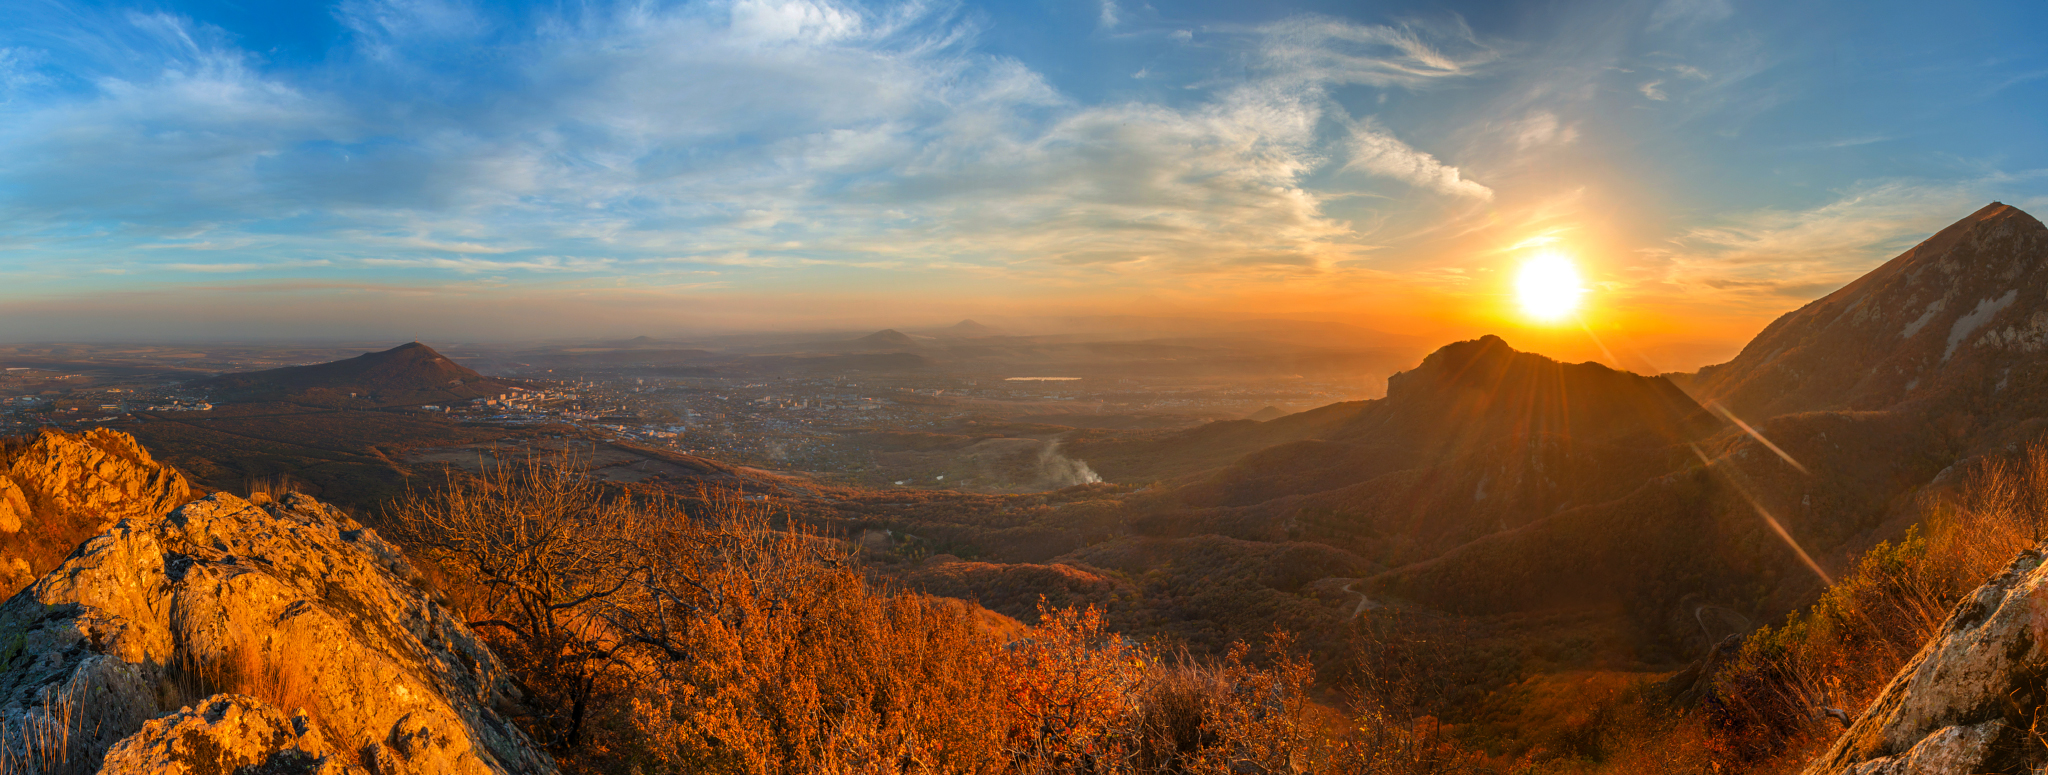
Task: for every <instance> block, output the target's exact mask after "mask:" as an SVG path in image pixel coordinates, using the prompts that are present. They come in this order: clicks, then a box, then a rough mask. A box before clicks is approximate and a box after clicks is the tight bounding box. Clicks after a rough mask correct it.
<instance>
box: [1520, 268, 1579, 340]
mask: <svg viewBox="0 0 2048 775" xmlns="http://www.w3.org/2000/svg"><path fill="white" fill-rule="evenodd" d="M1584 295H1586V289H1585V288H1584V287H1582V286H1581V285H1580V284H1579V268H1578V267H1576V266H1573V265H1572V260H1571V259H1569V258H1565V257H1564V256H1563V255H1560V254H1558V253H1553V252H1550V251H1545V252H1542V253H1538V254H1536V255H1535V256H1532V257H1530V259H1529V260H1528V261H1525V262H1523V263H1522V270H1521V271H1520V272H1519V273H1517V274H1516V275H1515V299H1516V300H1517V301H1520V302H1521V303H1522V314H1524V315H1528V316H1529V317H1530V318H1532V319H1535V320H1538V321H1541V322H1544V323H1553V322H1556V321H1559V320H1562V319H1564V318H1565V317H1566V316H1568V315H1570V314H1572V313H1573V312H1575V311H1577V310H1578V308H1579V297H1581V296H1584Z"/></svg>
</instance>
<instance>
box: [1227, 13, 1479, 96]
mask: <svg viewBox="0 0 2048 775" xmlns="http://www.w3.org/2000/svg"><path fill="white" fill-rule="evenodd" d="M1259 32H1260V33H1261V34H1262V35H1263V36H1264V37H1265V38H1266V42H1265V44H1264V45H1263V46H1262V48H1261V50H1260V55H1261V57H1262V58H1263V60H1264V63H1265V65H1266V66H1267V67H1268V68H1271V69H1272V70H1273V71H1274V72H1277V73H1281V74H1285V75H1286V76H1288V77H1289V78H1290V80H1294V81H1298V82H1309V83H1316V84H1361V85H1366V86H1381V87H1388V86H1400V87H1405V88H1409V89H1419V88H1423V87H1425V86H1428V85H1430V84H1432V83H1435V82H1439V81H1443V80H1445V79H1453V78H1466V77H1470V76H1473V75H1477V74H1478V73H1479V72H1480V71H1481V70H1482V69H1483V68H1485V67H1486V66H1487V65H1489V64H1492V63H1494V62H1495V61H1498V60H1499V59H1500V57H1501V52H1500V51H1499V50H1498V49H1497V48H1496V47H1494V46H1492V45H1490V44H1488V43H1486V42H1484V41H1481V40H1480V39H1479V38H1478V36H1477V35H1474V34H1473V32H1472V30H1471V28H1470V27H1467V26H1466V25H1465V23H1464V22H1463V21H1462V20H1456V19H1454V20H1452V21H1448V22H1442V23H1435V24H1430V23H1423V22H1410V23H1405V24H1400V25H1394V26H1387V25H1377V24H1357V23H1354V22H1349V21H1344V20H1341V19H1334V18H1330V17H1325V16H1297V17H1293V18H1290V19H1286V20H1283V21H1279V22H1275V23H1272V24H1268V25H1265V26H1263V27H1261V28H1259Z"/></svg>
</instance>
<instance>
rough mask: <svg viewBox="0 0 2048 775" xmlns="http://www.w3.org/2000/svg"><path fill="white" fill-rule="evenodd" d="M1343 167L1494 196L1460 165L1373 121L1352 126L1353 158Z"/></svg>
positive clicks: (1421, 184)
mask: <svg viewBox="0 0 2048 775" xmlns="http://www.w3.org/2000/svg"><path fill="white" fill-rule="evenodd" d="M1344 167H1345V168H1346V169H1355V170H1359V171H1362V172H1366V173H1370V174H1373V175H1380V176H1383V177H1389V178H1393V179H1395V180H1399V181H1402V182H1405V183H1408V184H1409V185H1413V186H1417V187H1421V188H1427V189H1431V190H1434V191H1437V192H1438V193H1444V194H1451V195H1454V196H1464V197H1471V198H1474V199H1482V200H1490V199H1492V198H1493V189H1490V188H1487V187H1486V186H1483V185H1480V184H1479V183H1478V182H1476V181H1471V180H1466V179H1465V177H1464V176H1463V175H1462V174H1461V173H1459V172H1458V168H1457V167H1452V166H1449V165H1446V164H1444V163H1443V162H1441V161H1437V158H1436V157H1435V156H1431V155H1429V154H1428V153H1424V152H1422V151H1419V150H1416V149H1415V148H1413V147H1411V146H1409V145H1408V144H1407V143H1404V142H1401V140H1400V138H1397V137H1395V136H1394V135H1393V134H1392V133H1390V132H1388V131H1386V130H1385V129H1383V128H1380V127H1379V126H1377V125H1375V124H1373V123H1372V122H1370V121H1362V122H1359V123H1358V124H1356V125H1354V126H1353V127H1352V128H1351V160H1350V161H1348V162H1346V163H1345V164H1344Z"/></svg>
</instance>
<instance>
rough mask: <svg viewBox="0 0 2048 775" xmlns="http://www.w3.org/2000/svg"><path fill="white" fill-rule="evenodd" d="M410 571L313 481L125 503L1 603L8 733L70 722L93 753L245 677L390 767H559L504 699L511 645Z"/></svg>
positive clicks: (247, 690)
mask: <svg viewBox="0 0 2048 775" xmlns="http://www.w3.org/2000/svg"><path fill="white" fill-rule="evenodd" d="M258 500H264V501H267V500H268V499H258ZM414 578H416V573H415V572H414V571H413V569H412V567H411V566H410V565H409V564H408V563H407V562H406V560H405V558H404V556H403V555H402V554H400V552H399V551H398V550H397V549H396V548H395V547H393V546H391V545H390V544H388V543H386V542H385V541H384V540H383V539H381V538H379V537H378V536H377V534H376V533H375V532H374V531H372V530H369V529H366V528H364V527H362V526H361V525H358V524H356V523H355V522H353V521H352V520H350V519H348V518H347V517H346V516H345V515H343V514H341V513H339V512H337V511H335V510H333V509H331V508H329V507H327V506H325V505H323V504H321V503H319V502H317V501H315V500H313V499H312V498H310V497H306V496H303V495H297V494H291V495H286V496H284V497H283V498H281V499H279V500H277V501H275V502H265V503H261V504H257V503H251V502H249V501H244V500H242V499H240V498H237V497H235V496H232V495H226V494H216V495H212V496H209V497H207V498H204V499H201V500H198V501H194V502H192V503H190V504H187V505H185V506H183V507H181V508H179V509H177V510H175V511H172V512H170V513H168V514H162V515H155V516H142V517H132V518H129V519H124V520H122V521H121V522H120V523H118V524H116V525H115V526H114V527H113V528H111V529H109V530H108V531H106V532H105V533H102V534H100V535H98V536H96V537H94V538H93V539H91V540H90V541H88V542H86V543H85V544H84V545H83V546H81V547H79V549H78V551H76V552H74V553H73V554H72V556H71V557H70V558H69V559H68V560H66V561H65V562H64V563H63V564H62V565H61V566H60V567H58V568H57V569H56V570H55V571H52V572H51V573H49V574H47V575H45V576H44V577H42V579H40V580H39V581H37V582H36V583H35V584H34V585H33V586H31V587H30V588H29V589H27V590H24V591H23V592H21V593H20V594H17V595H15V596H14V597H13V598H12V599H10V600H8V601H7V602H6V603H5V604H4V605H0V724H4V726H0V729H4V730H8V731H7V732H6V733H5V734H6V735H7V737H5V738H0V745H4V746H6V747H7V748H8V749H9V750H8V752H7V753H9V754H10V755H15V756H16V758H21V757H22V756H23V755H27V754H29V753H32V749H34V748H35V747H36V746H35V745H34V743H33V741H32V740H30V739H29V738H30V737H32V736H33V735H29V734H27V732H26V731H33V730H38V729H50V728H64V727H68V728H69V729H70V735H69V740H70V750H69V751H68V755H69V756H70V757H71V758H72V759H73V760H74V761H76V760H80V759H86V760H90V759H96V758H97V757H99V756H101V755H103V754H104V753H105V752H106V751H107V750H108V749H109V748H111V747H116V746H117V744H119V743H121V741H122V740H123V738H127V737H129V736H130V735H132V734H135V733H137V732H138V731H141V730H144V727H145V724H148V723H151V722H152V721H153V720H158V719H159V717H162V716H165V715H166V714H170V713H173V712H175V711H178V709H179V708H180V707H183V706H186V705H192V704H194V703H195V702H196V701H197V700H198V699H199V698H200V697H205V696H209V695H213V694H215V693H240V694H248V695H252V696H255V697H256V698H257V699H258V700H260V701H261V702H262V703H265V704H268V705H273V706H277V707H274V708H272V710H273V711H276V712H278V713H279V714H283V713H285V712H286V711H292V710H297V709H299V708H301V707H303V708H304V710H305V711H306V712H307V715H308V716H309V717H310V718H312V719H314V720H317V722H318V725H319V728H320V731H321V732H322V734H323V735H324V738H325V739H326V740H327V741H330V743H329V744H330V745H331V746H332V748H333V750H334V751H336V752H339V754H340V756H339V758H340V759H344V760H348V761H354V762H364V763H367V769H369V770H371V771H373V772H376V773H377V775H395V774H397V773H418V774H420V775H425V774H426V773H475V774H478V775H481V774H483V773H512V772H519V773H528V772H551V771H553V765H552V762H551V760H550V759H549V757H548V756H547V755H546V754H545V753H544V752H542V751H541V750H539V748H538V747H537V746H535V745H534V744H533V743H532V742H531V741H530V740H529V739H528V738H527V737H526V736H525V735H524V734H523V733H521V732H520V731H519V730H518V729H516V728H515V727H513V726H512V725H511V724H510V723H508V722H507V721H506V720H505V719H504V718H503V717H502V716H500V715H499V713H498V712H497V710H496V708H497V707H498V706H500V705H507V704H512V703H516V690H515V689H513V688H512V686H511V684H510V683H509V681H508V680H507V679H506V678H505V677H504V675H503V673H502V670H501V668H500V667H499V665H498V662H497V660H496V659H495V658H494V657H493V656H492V655H491V653H490V652H489V651H488V650H487V649H486V648H485V646H484V644H483V643H482V641H480V640H479V639H478V638H477V637H476V635H475V634H474V633H472V632H470V631H469V630H468V628H466V627H464V626H463V624H462V623H461V622H460V621H458V620H456V619H455V618H453V617H451V616H450V614H449V612H448V611H446V610H445V609H444V608H442V606H441V605H439V604H438V603H436V602H435V600H434V599H433V598H432V597H431V596H429V595H428V594H426V593H424V592H421V591H420V590H419V589H417V588H416V587H415V586H413V585H412V584H410V583H408V582H409V580H411V579H414ZM195 707H197V706H195ZM237 707H240V706H237ZM195 712H199V713H201V715H202V716H204V715H205V712H204V711H195ZM243 712H244V715H245V716H246V715H247V713H248V712H249V711H247V710H246V709H245V710H244V711H243ZM258 715H259V716H262V715H263V714H261V713H258ZM263 717H264V718H269V717H268V716H263ZM188 722H189V723H193V724H197V723H201V722H198V721H191V720H189V719H187V720H186V721H178V722H171V724H172V725H173V726H176V725H177V724H180V723H188ZM207 723H216V722H207ZM134 745H135V746H142V748H143V749H149V746H150V745H151V744H150V743H148V742H136V743H135V744H134ZM132 747H133V746H130V748H132ZM159 747H160V746H159ZM122 750H124V751H125V750H128V749H127V748H124V749H122ZM137 755H140V754H137Z"/></svg>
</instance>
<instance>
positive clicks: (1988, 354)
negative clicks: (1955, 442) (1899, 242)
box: [1694, 202, 2048, 418]
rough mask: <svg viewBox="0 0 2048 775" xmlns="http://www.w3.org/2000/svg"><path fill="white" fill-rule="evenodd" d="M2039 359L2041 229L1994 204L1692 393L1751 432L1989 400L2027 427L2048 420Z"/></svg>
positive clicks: (2047, 297) (1838, 295) (1779, 327)
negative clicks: (1797, 415) (1810, 416)
mask: <svg viewBox="0 0 2048 775" xmlns="http://www.w3.org/2000/svg"><path fill="white" fill-rule="evenodd" d="M2044 349H2048V227H2043V226H2042V225H2041V222H2040V221H2038V220H2035V219H2034V218H2033V216H2030V215H2028V214H2026V213H2024V212H2021V211H2020V210H2019V209H2018V208H2015V207H2012V206H2010V205H2005V204H2000V203H1997V202H1993V203H1991V204H1990V205H1988V206H1986V207H1985V208H1984V209H1982V210H1978V211H1977V212H1976V213H1973V214H1971V215H1970V216H1969V217H1967V218H1964V219H1962V220H1960V221H1957V222H1956V223H1955V224H1954V225H1951V226H1949V227H1948V228H1946V229H1942V230H1941V231H1940V232H1938V233H1936V234H1935V235H1934V236H1932V237H1929V238H1927V240H1926V241H1924V242H1921V243H1920V244H1919V245H1916V246H1914V247H1913V249H1911V250H1908V251H1906V252H1905V253H1902V254H1900V255H1899V256H1898V257H1897V258H1894V259H1892V260H1890V261H1888V262H1885V264H1884V265H1883V266H1880V267H1878V268H1876V269H1874V270H1871V272H1870V273H1869V274H1866V275H1864V276H1863V277H1862V278H1860V279H1858V280H1856V281H1855V282H1852V283H1850V284H1848V285H1847V286H1844V287H1843V288H1842V289H1841V290H1838V291H1835V292H1834V293H1831V294H1828V295H1827V296H1825V297H1823V298H1821V299H1820V300H1818V301H1815V302H1813V303H1811V304H1808V305H1806V306H1804V307H1801V308H1799V309H1798V310H1796V311H1793V312H1791V313H1788V314H1786V315H1785V316H1784V317H1781V318H1778V320H1777V321H1776V322H1774V323H1772V324H1771V325H1770V327H1768V328H1765V329H1764V331H1763V333H1761V334H1758V335H1757V337H1756V339H1755V340H1754V341H1751V342H1750V343H1749V346H1748V347H1745V348H1743V350H1742V353H1741V354H1739V355H1737V356H1736V357H1735V360H1733V361H1730V362H1728V363H1726V364H1722V365H1719V366H1710V367H1707V368H1705V369H1701V370H1700V373H1699V374H1698V375H1697V376H1696V377H1695V378H1694V385H1695V390H1696V392H1697V393H1698V394H1699V395H1702V396H1705V397H1708V398H1712V399H1715V400H1719V401H1720V402H1722V403H1724V404H1726V405H1728V406H1729V407H1731V408H1733V409H1734V410H1735V411H1736V412H1737V413H1738V414H1740V415H1743V416H1746V417H1755V418H1765V417H1770V416H1774V415H1780V414H1787V413H1791V412H1805V411H1816V410H1873V409H1889V408H1894V407H1900V406H1902V405H1906V404H1914V405H1918V406H1921V407H1923V408H1932V407H1934V406H1942V407H1944V408H1950V407H1952V406H1953V405H1955V404H1956V403H1957V402H1958V401H1960V402H1963V403H1971V402H1976V401H1980V400H1981V401H1991V400H1992V399H1994V398H1995V401H1993V403H1995V404H1996V405H1997V407H1998V409H1997V410H1996V412H1995V414H1997V415H1999V416H2004V417H2012V416H2028V417H2034V416H2042V415H2044V414H2048V391H2043V390H2042V389H2041V388H2042V387H2043V386H2048V358H2043V357H2041V353H2042V352H2043V350H2044ZM1986 406H1988V405H1986ZM1979 408H1985V407H1979Z"/></svg>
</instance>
